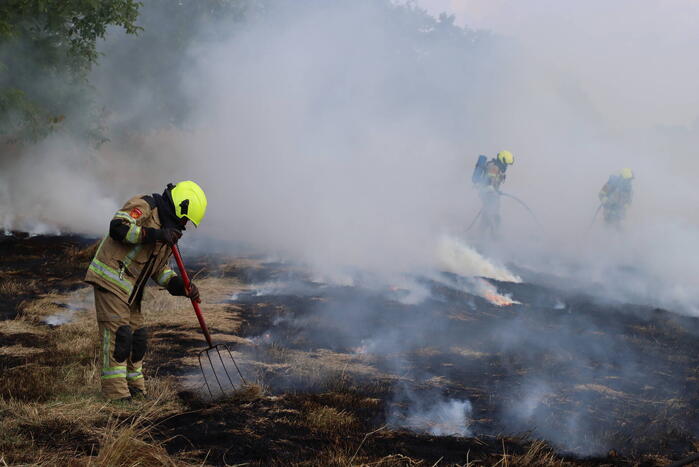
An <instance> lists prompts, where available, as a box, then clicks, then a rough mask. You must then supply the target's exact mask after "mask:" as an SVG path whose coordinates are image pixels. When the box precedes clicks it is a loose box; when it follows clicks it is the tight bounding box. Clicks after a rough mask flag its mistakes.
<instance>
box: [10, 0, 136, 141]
mask: <svg viewBox="0 0 699 467" xmlns="http://www.w3.org/2000/svg"><path fill="white" fill-rule="evenodd" d="M140 6H141V3H140V2H138V1H136V0H2V2H0V137H1V138H2V139H4V140H5V141H7V140H23V139H38V138H41V137H42V136H45V135H46V134H47V133H48V132H50V131H51V130H52V129H53V128H55V127H56V126H57V125H61V124H63V122H64V121H65V120H66V118H65V115H66V113H67V112H68V111H69V109H71V108H76V107H75V106H76V104H79V103H81V102H83V101H84V100H85V99H87V98H88V97H87V93H86V89H87V88H88V85H87V79H86V76H87V73H88V71H89V70H90V68H91V66H92V65H93V64H94V63H95V62H96V61H97V59H98V55H99V54H98V52H97V40H98V39H100V38H103V37H104V35H105V33H106V32H107V29H108V28H109V27H110V26H117V27H121V28H123V29H124V30H125V31H126V32H127V33H130V34H134V33H136V32H137V31H138V30H139V28H138V26H136V24H135V22H136V19H137V18H138V14H139V8H140Z"/></svg>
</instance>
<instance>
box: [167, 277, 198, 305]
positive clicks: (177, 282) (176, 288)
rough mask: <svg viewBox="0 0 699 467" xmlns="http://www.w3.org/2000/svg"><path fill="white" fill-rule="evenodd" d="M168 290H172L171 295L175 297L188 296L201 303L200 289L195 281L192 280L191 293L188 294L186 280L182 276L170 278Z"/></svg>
mask: <svg viewBox="0 0 699 467" xmlns="http://www.w3.org/2000/svg"><path fill="white" fill-rule="evenodd" d="M167 291H168V292H170V295H173V296H175V297H188V298H190V299H192V300H194V301H195V302H197V303H201V298H200V296H199V289H198V288H197V286H196V285H195V284H194V283H193V282H190V283H189V294H187V291H186V290H185V288H184V280H182V278H181V277H180V276H175V277H173V278H172V279H170V282H168V284H167Z"/></svg>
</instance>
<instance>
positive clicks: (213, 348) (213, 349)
mask: <svg viewBox="0 0 699 467" xmlns="http://www.w3.org/2000/svg"><path fill="white" fill-rule="evenodd" d="M172 254H173V256H174V257H175V261H177V267H178V268H179V269H180V274H182V280H183V281H184V288H185V290H186V291H187V295H189V289H190V284H191V282H190V281H189V276H188V275H187V270H186V269H185V267H184V263H183V262H182V255H180V249H179V248H178V247H177V245H172ZM192 306H193V307H194V313H196V315H197V319H198V320H199V326H201V330H202V331H203V332H204V337H205V338H206V343H207V344H208V345H209V347H208V348H207V349H205V350H202V351H201V352H199V368H200V369H201V374H202V375H203V376H204V383H205V384H206V389H208V390H209V395H210V396H211V398H212V399H213V398H214V394H213V392H212V391H211V386H212V384H209V379H210V378H207V377H206V371H204V365H203V364H202V358H203V355H206V359H207V360H208V361H209V366H211V372H212V373H213V375H214V378H215V379H216V383H217V384H218V388H219V391H220V392H221V395H222V396H224V395H225V394H226V391H225V389H224V384H226V379H227V380H228V382H229V383H230V386H231V388H235V386H236V385H235V383H233V379H232V378H231V372H230V371H229V368H228V367H226V364H225V362H224V357H225V356H226V354H228V357H226V358H229V357H230V359H231V361H232V362H233V366H235V370H236V371H237V372H238V376H240V380H241V381H242V382H243V384H247V382H246V381H245V378H243V374H242V373H241V372H240V368H238V364H237V363H235V360H234V359H233V354H232V353H231V350H230V349H229V348H228V346H227V345H226V344H217V345H214V344H213V343H212V342H211V334H209V328H208V327H207V326H206V321H204V315H202V313H201V309H200V308H199V303H197V302H196V301H195V300H194V299H192ZM221 352H223V355H221ZM212 353H215V354H216V355H215V356H214V358H213V359H212V358H211V354H212ZM216 357H218V360H219V361H220V362H221V368H223V374H225V378H224V377H223V374H221V375H220V376H221V378H219V375H218V374H217V373H216V367H215V366H214V362H215V361H216ZM222 381H223V382H222Z"/></svg>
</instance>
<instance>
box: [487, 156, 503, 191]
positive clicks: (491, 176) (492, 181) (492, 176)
mask: <svg viewBox="0 0 699 467" xmlns="http://www.w3.org/2000/svg"><path fill="white" fill-rule="evenodd" d="M485 176H486V185H487V186H488V187H489V188H492V189H493V190H495V191H500V185H502V182H504V181H505V169H504V168H502V167H501V164H500V163H498V161H497V160H495V159H492V160H490V161H488V163H487V164H486V166H485Z"/></svg>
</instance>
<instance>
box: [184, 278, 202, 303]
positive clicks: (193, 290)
mask: <svg viewBox="0 0 699 467" xmlns="http://www.w3.org/2000/svg"><path fill="white" fill-rule="evenodd" d="M187 298H189V299H191V300H193V301H195V302H197V303H201V297H199V289H198V288H197V286H196V285H195V284H194V282H190V283H189V295H187Z"/></svg>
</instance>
